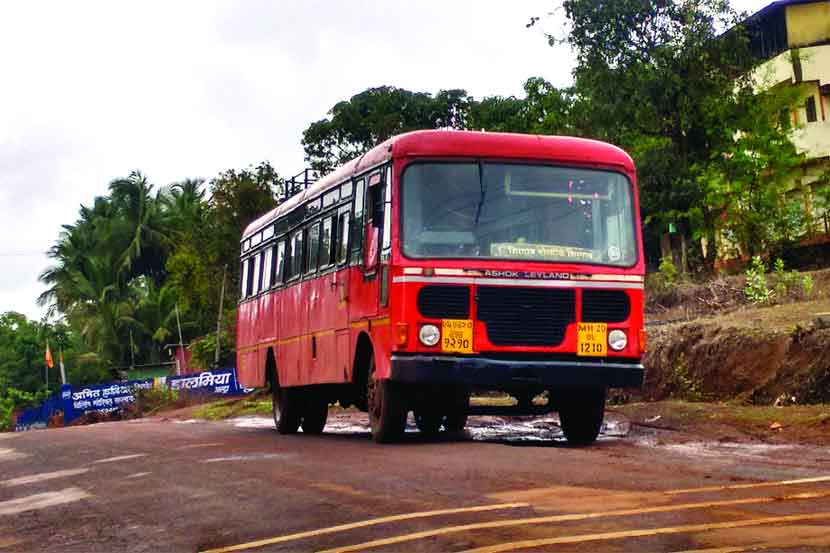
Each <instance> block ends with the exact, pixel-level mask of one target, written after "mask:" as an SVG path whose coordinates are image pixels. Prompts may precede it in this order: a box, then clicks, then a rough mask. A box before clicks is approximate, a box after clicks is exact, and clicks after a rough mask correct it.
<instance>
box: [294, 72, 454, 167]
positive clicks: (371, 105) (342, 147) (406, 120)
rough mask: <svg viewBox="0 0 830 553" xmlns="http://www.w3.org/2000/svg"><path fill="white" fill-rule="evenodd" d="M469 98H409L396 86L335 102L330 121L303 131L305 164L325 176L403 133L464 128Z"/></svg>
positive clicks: (444, 93) (447, 93)
mask: <svg viewBox="0 0 830 553" xmlns="http://www.w3.org/2000/svg"><path fill="white" fill-rule="evenodd" d="M468 102H469V98H468V96H467V92H466V91H464V90H447V91H441V92H439V93H438V94H437V95H436V96H435V97H434V98H433V96H432V95H431V94H429V93H426V92H411V91H409V90H405V89H403V88H397V87H394V86H381V87H377V88H369V89H367V90H364V91H363V92H361V93H359V94H356V95H354V96H352V97H351V98H350V99H349V100H344V101H342V102H338V103H337V104H335V105H334V107H332V108H331V110H330V111H329V117H328V118H326V119H321V120H320V121H316V122H314V123H312V124H311V125H309V126H308V128H307V129H306V130H305V131H303V140H302V144H303V148H304V149H305V153H306V160H307V161H308V162H309V163H310V164H311V166H312V167H313V168H314V169H317V170H319V171H321V172H323V173H326V172H329V171H330V170H331V169H333V168H334V167H336V166H337V165H340V164H343V163H345V162H347V161H349V160H351V159H354V158H355V157H358V156H359V155H361V154H362V153H364V152H366V151H367V150H369V149H371V148H372V147H373V146H374V145H375V144H378V143H380V142H383V141H384V140H386V139H387V138H389V137H391V136H393V135H396V134H400V133H402V132H407V131H413V130H418V129H433V128H463V127H464V124H465V117H466V112H467V104H468Z"/></svg>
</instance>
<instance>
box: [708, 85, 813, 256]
mask: <svg viewBox="0 0 830 553" xmlns="http://www.w3.org/2000/svg"><path fill="white" fill-rule="evenodd" d="M797 99H798V91H797V89H766V90H763V91H759V92H758V93H754V94H753V93H751V92H750V91H748V90H744V91H742V93H741V97H740V98H739V99H738V102H739V105H740V108H741V109H740V110H738V111H737V113H738V117H737V120H736V124H735V125H734V133H733V136H734V138H733V139H732V140H730V141H728V142H727V143H726V148H725V150H724V151H723V152H715V153H714V154H713V157H712V159H711V160H710V161H709V163H708V164H706V166H705V168H703V169H702V171H701V176H700V181H701V187H702V189H703V190H705V191H706V192H707V194H706V196H705V200H706V204H707V205H708V206H712V211H713V213H714V214H715V216H716V217H715V220H716V227H717V228H718V230H719V231H720V232H721V233H723V234H724V235H725V236H727V237H728V238H729V239H728V240H726V241H725V242H726V243H727V244H731V245H733V246H735V247H737V249H738V251H739V252H740V253H743V254H745V255H748V256H750V257H754V256H756V255H758V254H761V253H765V252H769V251H771V250H776V249H779V248H781V247H782V246H784V245H785V244H786V243H788V242H792V241H794V239H795V238H797V237H799V236H800V235H801V232H802V231H803V223H804V221H803V217H802V216H801V211H800V207H799V204H798V203H797V202H796V203H795V204H794V205H793V203H792V202H788V201H787V200H786V198H785V197H784V194H783V192H784V191H785V190H787V188H788V186H789V183H791V182H792V180H793V177H794V176H795V175H796V174H797V173H798V172H799V170H800V168H801V166H802V164H803V163H804V161H805V156H804V154H802V153H799V152H798V150H797V149H796V147H795V145H794V144H793V143H792V141H791V139H790V136H789V135H790V133H791V132H792V131H793V126H792V124H791V119H790V115H789V107H790V106H792V105H793V104H794V103H795V102H796V101H797ZM793 207H795V210H793Z"/></svg>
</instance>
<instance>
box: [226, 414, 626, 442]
mask: <svg viewBox="0 0 830 553" xmlns="http://www.w3.org/2000/svg"><path fill="white" fill-rule="evenodd" d="M228 422H229V423H230V424H233V425H234V426H236V427H237V428H274V421H273V419H271V418H270V417H262V416H256V415H251V416H245V417H237V418H234V419H230V420H229V421H228ZM466 430H467V436H468V437H469V439H471V440H473V441H482V442H483V441H489V442H492V441H500V442H505V443H511V442H516V443H528V442H549V441H551V440H563V439H564V435H563V433H562V429H561V428H560V425H559V417H558V416H556V415H550V416H545V417H511V418H501V417H495V416H482V417H470V419H469V421H468V423H467V429H466ZM369 431H370V429H369V419H368V416H367V415H365V414H356V413H345V414H334V415H333V416H330V417H329V419H328V422H327V423H326V428H325V433H326V434H368V433H369ZM628 431H629V424H628V422H627V421H625V420H620V419H616V418H614V419H611V418H609V419H607V420H606V421H605V422H604V424H603V428H602V432H601V436H600V438H601V439H609V438H620V437H624V436H626V435H628ZM406 432H407V433H415V432H418V428H417V427H416V426H415V422H414V420H413V418H412V417H411V416H410V417H409V420H408V421H407V427H406Z"/></svg>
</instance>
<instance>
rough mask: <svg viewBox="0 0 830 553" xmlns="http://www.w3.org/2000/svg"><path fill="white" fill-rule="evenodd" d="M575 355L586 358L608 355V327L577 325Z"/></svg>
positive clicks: (603, 325)
mask: <svg viewBox="0 0 830 553" xmlns="http://www.w3.org/2000/svg"><path fill="white" fill-rule="evenodd" d="M576 332H577V343H576V354H577V355H583V356H586V357H605V356H606V355H608V325H607V324H606V323H577V324H576Z"/></svg>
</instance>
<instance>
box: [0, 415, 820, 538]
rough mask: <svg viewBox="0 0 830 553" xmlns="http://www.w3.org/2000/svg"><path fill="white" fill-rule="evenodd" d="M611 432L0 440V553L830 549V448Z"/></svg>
mask: <svg viewBox="0 0 830 553" xmlns="http://www.w3.org/2000/svg"><path fill="white" fill-rule="evenodd" d="M609 422H610V423H611V424H610V425H609V427H608V432H607V433H606V436H604V437H603V438H602V439H601V440H600V442H598V443H597V444H596V445H595V446H593V447H589V448H571V447H567V446H566V445H565V444H564V443H563V442H562V441H561V440H560V439H557V438H556V436H557V430H556V427H555V425H554V424H553V419H541V420H540V419H535V420H532V421H530V422H527V421H523V420H518V419H517V420H513V421H512V422H510V423H509V424H505V423H503V422H502V421H500V420H498V419H487V418H477V419H472V423H473V427H472V429H471V431H470V433H469V435H468V436H467V437H466V438H463V439H460V440H454V441H449V440H445V441H438V442H432V443H428V442H424V441H422V440H420V439H419V438H418V436H417V434H410V435H408V438H409V439H408V440H407V441H406V442H405V443H403V444H398V445H393V446H378V445H376V444H374V443H372V442H371V441H370V440H369V437H368V433H367V432H366V429H365V419H364V418H363V417H362V416H361V415H357V414H351V413H339V414H337V415H336V416H333V417H330V424H329V425H328V427H327V434H325V435H323V436H320V437H311V436H302V435H297V436H278V435H277V434H276V433H275V432H274V431H273V430H272V427H271V425H270V424H268V421H267V420H266V419H263V418H247V419H238V420H235V421H228V422H217V423H209V422H195V421H172V420H169V421H168V420H141V421H132V422H120V423H104V424H97V425H93V426H86V427H75V428H65V429H56V430H44V431H34V432H28V433H23V434H2V435H0V551H2V552H3V553H6V552H7V551H11V552H16V551H55V552H58V551H60V552H66V551H79V552H81V551H82V552H90V551H126V552H136V551H205V550H213V551H235V550H252V551H262V552H271V551H339V552H345V551H378V552H381V551H467V550H474V551H480V552H484V551H486V552H496V551H513V550H522V551H567V552H575V551H701V550H704V551H708V552H710V553H714V552H717V553H724V552H738V551H757V550H763V551H799V552H801V551H830V451H828V450H826V449H820V448H809V447H801V446H793V447H790V446H765V445H763V444H730V443H704V442H696V441H694V438H693V437H692V438H691V441H689V440H690V437H688V436H684V437H683V439H677V438H676V434H673V433H660V432H659V431H656V430H651V429H639V430H636V431H632V432H630V433H628V435H627V436H624V437H623V436H622V435H623V434H625V433H626V429H625V425H624V424H618V423H615V421H613V420H609Z"/></svg>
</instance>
